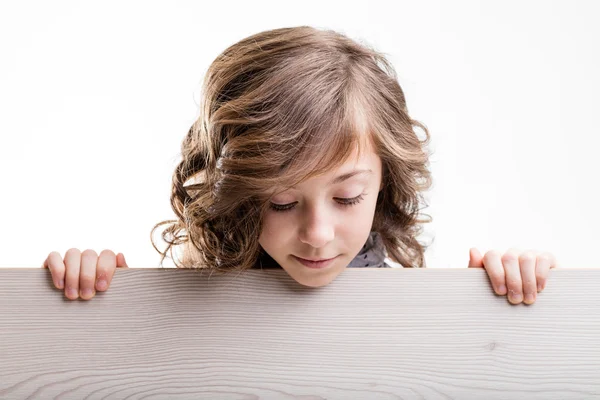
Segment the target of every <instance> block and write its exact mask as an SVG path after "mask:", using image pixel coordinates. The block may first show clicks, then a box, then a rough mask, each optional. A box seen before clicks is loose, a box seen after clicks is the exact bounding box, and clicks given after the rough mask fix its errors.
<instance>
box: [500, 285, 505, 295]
mask: <svg viewBox="0 0 600 400" xmlns="http://www.w3.org/2000/svg"><path fill="white" fill-rule="evenodd" d="M498 292H499V293H500V294H506V286H504V285H500V287H498Z"/></svg>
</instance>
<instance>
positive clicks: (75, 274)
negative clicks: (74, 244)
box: [64, 249, 81, 300]
mask: <svg viewBox="0 0 600 400" xmlns="http://www.w3.org/2000/svg"><path fill="white" fill-rule="evenodd" d="M64 263H65V296H67V298H68V299H70V300H75V299H77V297H78V296H79V267H80V264H81V252H80V251H79V249H69V250H67V252H66V253H65V261H64Z"/></svg>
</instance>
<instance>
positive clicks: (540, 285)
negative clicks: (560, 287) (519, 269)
mask: <svg viewBox="0 0 600 400" xmlns="http://www.w3.org/2000/svg"><path fill="white" fill-rule="evenodd" d="M537 287H538V292H541V291H542V284H541V283H540V284H538V285H537Z"/></svg>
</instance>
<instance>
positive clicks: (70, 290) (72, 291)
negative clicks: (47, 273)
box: [67, 287, 77, 297]
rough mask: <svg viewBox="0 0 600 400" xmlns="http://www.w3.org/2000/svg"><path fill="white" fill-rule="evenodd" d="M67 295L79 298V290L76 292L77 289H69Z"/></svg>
mask: <svg viewBox="0 0 600 400" xmlns="http://www.w3.org/2000/svg"><path fill="white" fill-rule="evenodd" d="M67 294H68V295H69V297H77V290H75V288H72V287H70V288H68V289H67Z"/></svg>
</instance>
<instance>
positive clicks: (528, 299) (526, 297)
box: [525, 293, 535, 303]
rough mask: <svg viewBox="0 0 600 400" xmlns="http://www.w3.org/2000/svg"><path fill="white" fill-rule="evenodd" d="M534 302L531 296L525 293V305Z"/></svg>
mask: <svg viewBox="0 0 600 400" xmlns="http://www.w3.org/2000/svg"><path fill="white" fill-rule="evenodd" d="M534 301H535V299H534V298H533V294H531V293H527V294H526V295H525V302H526V303H533V302H534Z"/></svg>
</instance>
